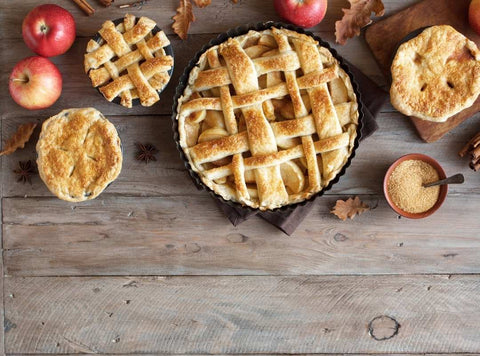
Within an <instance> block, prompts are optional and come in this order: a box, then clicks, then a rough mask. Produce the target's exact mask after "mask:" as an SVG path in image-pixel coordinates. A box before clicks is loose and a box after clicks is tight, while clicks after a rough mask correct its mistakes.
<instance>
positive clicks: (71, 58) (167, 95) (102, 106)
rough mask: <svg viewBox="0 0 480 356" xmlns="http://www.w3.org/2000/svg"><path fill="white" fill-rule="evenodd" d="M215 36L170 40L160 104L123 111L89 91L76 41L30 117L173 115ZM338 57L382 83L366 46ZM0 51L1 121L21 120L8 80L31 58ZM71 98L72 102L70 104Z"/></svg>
mask: <svg viewBox="0 0 480 356" xmlns="http://www.w3.org/2000/svg"><path fill="white" fill-rule="evenodd" d="M316 34H317V35H318V36H320V37H321V38H323V39H325V40H327V41H329V42H330V43H333V41H334V36H333V34H332V33H331V32H324V33H320V32H316ZM216 37H217V34H199V35H191V36H189V38H188V40H186V41H181V40H179V39H178V38H176V37H173V36H171V37H170V38H171V42H172V46H173V50H174V52H175V68H174V72H173V76H172V79H171V80H170V82H169V84H168V86H167V87H166V89H165V90H164V92H163V93H162V94H161V96H160V101H159V102H158V103H156V104H155V105H153V106H151V107H149V108H145V107H142V106H141V105H138V106H135V107H133V108H132V109H127V108H124V107H123V106H121V105H118V104H115V103H110V102H108V101H107V100H105V99H104V98H103V96H102V95H101V94H100V93H99V92H98V91H97V90H96V89H95V88H93V87H92V85H91V84H90V82H89V80H90V79H89V78H88V76H87V75H86V74H85V72H84V69H83V55H84V53H85V48H86V44H87V41H88V39H87V38H80V39H77V40H76V41H75V43H74V44H73V46H72V48H71V49H70V50H69V51H68V52H67V53H66V54H64V55H62V56H58V57H54V58H52V61H53V62H54V63H55V64H56V65H57V66H58V68H59V70H60V72H61V73H62V75H63V79H64V80H63V90H62V95H61V96H60V98H59V99H58V100H57V102H56V103H55V104H54V105H52V106H51V107H49V108H47V109H43V110H36V111H35V112H34V113H33V115H32V114H30V115H32V116H35V117H38V118H42V117H45V118H46V117H49V116H52V115H55V114H57V113H58V112H60V111H61V110H63V109H65V108H71V107H86V106H93V107H95V108H97V109H98V110H100V111H101V112H102V113H103V114H105V115H124V116H125V115H130V116H138V115H159V114H164V115H170V114H171V112H172V102H173V96H174V94H175V89H176V87H177V85H178V83H179V77H180V76H181V74H183V71H184V69H185V67H186V66H187V64H188V62H189V61H190V60H191V59H192V58H193V57H194V55H195V53H196V52H197V51H199V50H200V49H201V48H202V47H203V46H204V45H205V44H207V43H208V42H209V41H210V40H212V39H213V38H216ZM335 48H337V49H338V50H339V53H340V54H341V55H342V56H344V57H345V58H347V59H350V60H351V61H352V62H353V63H354V64H355V65H356V66H358V67H359V68H360V69H361V70H363V71H364V72H365V74H367V75H369V76H370V77H372V79H373V80H375V81H377V82H378V83H379V84H383V83H384V79H383V76H382V75H381V73H379V71H378V68H377V67H376V64H375V60H374V59H373V57H372V56H371V55H370V54H369V55H366V56H361V57H359V56H358V53H359V52H362V53H367V52H368V48H367V46H366V44H365V43H364V42H363V41H362V40H360V39H358V38H357V39H355V40H352V41H351V43H349V45H348V46H346V47H341V46H335ZM0 49H1V52H3V53H2V54H1V56H2V57H4V58H3V60H2V63H3V66H2V68H1V69H0V73H1V74H0V82H1V83H4V85H2V86H1V87H0V93H1V94H2V95H1V96H0V105H1V107H2V108H3V110H2V118H3V119H6V118H8V119H10V118H17V117H21V116H28V114H29V112H28V111H27V110H25V109H23V108H21V107H20V106H18V105H17V104H16V103H15V102H14V101H13V99H12V98H11V97H10V95H9V93H8V84H7V83H8V77H9V75H10V72H11V70H12V68H13V67H14V66H15V64H16V63H17V62H19V61H20V60H21V59H23V58H25V57H27V56H30V55H32V52H31V51H30V50H29V49H28V48H27V47H26V46H25V44H24V43H23V41H21V40H18V39H7V40H5V41H0ZM72 98H75V99H74V100H72Z"/></svg>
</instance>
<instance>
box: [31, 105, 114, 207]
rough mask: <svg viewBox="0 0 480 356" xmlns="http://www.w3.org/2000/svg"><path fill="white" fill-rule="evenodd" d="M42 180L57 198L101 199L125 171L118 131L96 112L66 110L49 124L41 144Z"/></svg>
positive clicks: (38, 161) (40, 163)
mask: <svg viewBox="0 0 480 356" xmlns="http://www.w3.org/2000/svg"><path fill="white" fill-rule="evenodd" d="M37 154H38V158H37V165H38V172H39V174H40V177H41V178H42V180H43V181H44V182H45V184H46V185H47V187H48V189H50V191H51V192H52V193H53V194H55V195H56V196H57V197H59V198H60V199H63V200H67V201H71V202H79V201H84V200H89V199H94V198H95V197H97V196H98V195H99V194H100V193H101V192H102V191H103V190H104V189H105V188H106V187H107V185H108V184H110V183H111V182H113V181H114V180H115V179H116V178H117V177H118V175H119V174H120V170H121V169H122V150H121V145H120V138H119V137H118V134H117V130H116V129H115V126H113V124H112V123H110V121H108V120H107V119H106V118H105V117H104V116H103V115H102V113H100V112H99V111H98V110H96V109H94V108H84V109H68V110H63V111H62V112H61V113H59V114H58V115H55V116H53V117H51V118H49V119H48V120H46V121H45V122H44V123H43V125H42V132H41V133H40V138H39V140H38V143H37Z"/></svg>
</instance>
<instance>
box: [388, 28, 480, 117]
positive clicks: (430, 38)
mask: <svg viewBox="0 0 480 356" xmlns="http://www.w3.org/2000/svg"><path fill="white" fill-rule="evenodd" d="M479 60H480V52H479V50H478V48H477V46H476V45H475V43H474V42H472V41H470V40H469V39H468V38H466V37H465V36H464V35H462V34H461V33H459V32H457V31H456V30H455V29H454V28H453V27H451V26H447V25H442V26H432V27H429V28H427V29H425V30H424V31H423V32H422V33H421V34H420V35H418V36H416V37H415V38H413V39H411V40H410V41H407V42H405V43H403V44H402V45H400V47H399V48H398V51H397V53H396V55H395V58H394V60H393V62H392V66H391V72H392V85H391V88H390V97H391V102H392V105H393V106H394V107H395V108H396V109H397V110H398V111H400V112H401V113H403V114H405V115H408V116H415V117H418V118H421V119H424V120H429V121H434V122H444V121H446V120H447V119H448V118H449V117H451V116H453V115H455V114H457V113H458V112H460V111H462V110H463V109H465V108H468V107H470V106H471V105H472V104H473V103H474V102H475V100H476V98H477V97H478V94H479V93H480V62H479Z"/></svg>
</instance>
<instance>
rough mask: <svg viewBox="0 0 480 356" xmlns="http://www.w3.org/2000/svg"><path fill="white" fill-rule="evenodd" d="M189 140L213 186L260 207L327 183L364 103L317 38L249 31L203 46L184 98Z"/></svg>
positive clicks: (193, 158) (187, 146)
mask: <svg viewBox="0 0 480 356" xmlns="http://www.w3.org/2000/svg"><path fill="white" fill-rule="evenodd" d="M176 118H177V120H178V131H179V140H180V146H181V148H182V149H183V152H184V153H185V155H186V157H187V159H188V161H189V163H190V165H191V168H192V169H193V170H194V171H195V172H197V173H198V175H199V176H200V178H201V180H202V181H203V183H204V184H205V185H207V186H208V187H210V188H211V189H213V191H214V192H215V193H217V194H218V195H220V196H222V197H223V198H224V199H226V200H232V201H235V202H239V203H241V204H243V205H247V206H250V207H253V208H259V209H261V210H267V209H274V208H278V207H281V206H284V205H288V204H292V203H297V202H301V201H303V200H305V199H307V198H309V197H311V196H312V195H314V194H315V193H317V192H319V191H321V190H322V189H323V188H324V187H326V186H327V185H328V183H329V182H330V181H332V179H334V178H335V177H336V176H337V174H338V173H339V172H340V171H341V169H342V167H343V166H344V165H345V164H346V162H347V161H348V158H349V156H350V155H351V153H352V150H353V147H354V141H355V138H356V136H357V125H358V118H359V112H358V105H357V98H356V95H355V93H354V90H353V87H352V83H351V81H350V77H349V76H348V74H347V73H346V72H345V71H344V70H343V69H342V68H341V66H340V65H339V62H338V61H337V60H336V59H335V58H334V57H333V55H332V53H331V52H330V51H329V50H328V49H327V48H325V47H322V46H321V45H319V43H318V42H317V41H315V40H314V39H313V38H312V37H310V36H307V35H304V34H300V33H297V32H294V31H291V30H287V29H280V28H271V29H268V30H264V31H253V30H252V31H250V32H248V33H247V34H245V35H242V36H238V37H234V38H230V39H228V40H227V41H226V42H224V43H221V44H220V45H217V46H214V47H211V48H209V49H208V50H207V51H206V52H205V53H203V54H202V55H201V57H200V59H199V61H198V64H197V66H195V67H194V68H193V69H192V71H191V72H190V75H189V79H188V86H187V87H186V89H185V91H184V93H183V96H182V97H180V99H179V101H178V110H177V117H176Z"/></svg>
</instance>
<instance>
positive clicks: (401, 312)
mask: <svg viewBox="0 0 480 356" xmlns="http://www.w3.org/2000/svg"><path fill="white" fill-rule="evenodd" d="M5 292H6V294H12V295H13V298H7V299H6V301H5V303H6V318H7V319H8V320H10V321H11V322H12V323H14V324H15V325H16V327H15V328H12V329H10V330H9V331H8V332H7V333H6V335H5V337H6V345H7V350H6V351H7V353H42V352H43V353H52V352H54V353H83V352H88V353H117V352H118V353H129V352H132V353H209V354H217V353H248V354H251V353H322V352H331V353H356V352H358V353H362V352H363V353H370V352H385V353H394V352H397V353H408V352H454V351H455V352H480V338H479V337H478V335H479V332H480V309H479V308H478V305H480V279H479V276H478V275H472V276H447V275H439V276H405V277H402V276H394V277H392V276H371V277H368V276H363V277H354V276H343V277H327V276H324V277H320V276H303V277H301V276H298V277H241V276H234V277H168V278H167V277H148V278H137V277H135V278H127V277H125V278H122V277H116V278H71V277H70V278H58V277H57V278H55V277H53V278H6V280H5ZM381 316H385V317H384V318H383V319H376V318H377V317H381ZM387 316H388V317H390V318H392V319H393V320H391V319H387ZM374 319H375V320H374ZM395 321H396V322H397V323H398V326H397V328H395V325H396V324H395ZM395 331H397V332H396V333H395ZM371 335H375V336H376V337H377V339H382V338H387V339H385V340H382V341H378V340H375V339H374V338H373V337H372V336H371Z"/></svg>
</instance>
